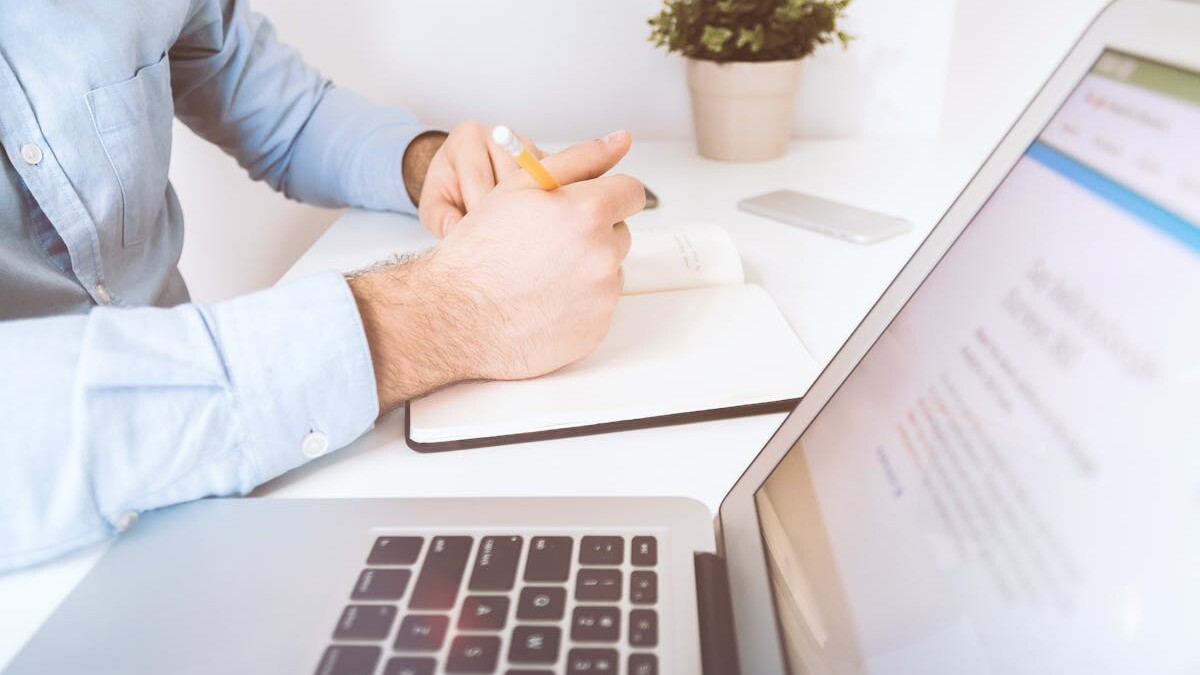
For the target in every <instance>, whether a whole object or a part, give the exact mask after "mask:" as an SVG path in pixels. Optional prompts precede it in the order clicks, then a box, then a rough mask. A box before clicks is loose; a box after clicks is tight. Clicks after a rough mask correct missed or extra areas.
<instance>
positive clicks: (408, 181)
mask: <svg viewBox="0 0 1200 675" xmlns="http://www.w3.org/2000/svg"><path fill="white" fill-rule="evenodd" d="M447 136H448V134H446V133H445V132H443V131H427V132H425V133H423V134H421V135H420V136H417V137H416V138H414V139H413V141H412V143H409V145H408V148H407V149H406V150H405V151H404V160H403V162H402V163H401V173H402V175H403V179H404V189H405V190H406V191H407V192H408V198H409V199H411V200H412V203H413V204H414V205H416V204H418V202H419V201H420V199H421V189H422V188H424V187H425V175H426V174H428V173H429V164H430V163H431V162H433V156H434V155H436V154H437V151H438V149H439V148H441V147H442V143H445V142H446V137H447Z"/></svg>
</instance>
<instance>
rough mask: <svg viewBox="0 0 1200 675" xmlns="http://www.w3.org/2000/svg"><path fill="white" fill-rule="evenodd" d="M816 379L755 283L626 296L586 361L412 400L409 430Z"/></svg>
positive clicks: (751, 395) (776, 391)
mask: <svg viewBox="0 0 1200 675" xmlns="http://www.w3.org/2000/svg"><path fill="white" fill-rule="evenodd" d="M818 372H819V366H818V364H817V363H816V362H815V361H814V360H813V358H812V357H811V356H810V355H809V353H808V351H807V350H806V349H805V348H804V345H803V344H802V343H801V342H800V340H799V338H797V337H796V335H795V333H794V332H793V331H792V329H791V326H789V325H788V323H787V321H786V319H784V317H783V315H782V314H781V313H780V312H779V309H778V307H776V305H775V303H774V301H772V300H771V298H770V296H768V295H767V293H766V291H764V290H763V289H762V288H760V287H758V286H753V285H737V286H718V287H712V288H700V289H692V290H685V291H676V292H671V293H652V294H646V295H635V296H627V297H623V298H621V300H620V302H619V303H618V306H617V310H616V314H615V315H614V317H613V323H612V328H611V329H610V331H609V334H608V336H607V337H606V338H605V340H604V341H603V342H602V343H601V345H600V347H599V348H597V350H596V351H595V352H594V353H593V354H592V355H591V356H589V357H587V358H586V359H584V360H582V361H579V362H577V363H575V364H572V365H570V366H567V367H566V368H563V369H562V370H559V371H556V372H554V373H551V374H549V375H545V376H542V377H540V378H536V379H532V380H521V381H515V382H467V383H461V384H457V385H454V386H451V387H448V388H446V389H442V390H440V391H437V392H434V393H432V394H430V395H428V396H425V397H424V398H420V399H417V400H415V401H413V402H412V403H411V404H410V408H409V415H410V419H409V433H410V437H411V438H412V440H413V441H416V442H419V443H436V442H442V441H450V440H465V439H475V438H490V437H494V436H504V435H510V434H519V433H531V432H538V431H548V430H553V429H562V428H571V427H578V426H585V425H591V424H600V423H604V422H619V421H627V420H634V419H643V418H647V417H657V416H662V415H670V414H677V413H685V412H695V411H702V410H713V409H718V408H728V407H733V406H741V405H749V404H755V403H768V402H772V401H780V400H786V399H791V398H799V397H800V396H802V395H804V393H805V392H806V391H807V390H808V387H809V385H810V384H812V381H813V380H814V379H815V378H816V376H817V374H818Z"/></svg>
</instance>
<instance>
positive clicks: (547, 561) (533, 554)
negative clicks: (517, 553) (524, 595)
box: [525, 537, 572, 583]
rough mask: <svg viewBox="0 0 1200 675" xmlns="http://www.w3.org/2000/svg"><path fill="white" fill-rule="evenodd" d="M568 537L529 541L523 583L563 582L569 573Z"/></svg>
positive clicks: (569, 540) (569, 546) (541, 538)
mask: <svg viewBox="0 0 1200 675" xmlns="http://www.w3.org/2000/svg"><path fill="white" fill-rule="evenodd" d="M571 546H572V543H571V538H570V537H534V538H533V539H531V540H530V541H529V557H528V559H527V560H526V561H525V581H528V582H530V583H542V582H547V581H557V582H560V583H561V582H563V581H566V580H567V577H568V576H569V575H570V573H571Z"/></svg>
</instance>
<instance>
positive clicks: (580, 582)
mask: <svg viewBox="0 0 1200 675" xmlns="http://www.w3.org/2000/svg"><path fill="white" fill-rule="evenodd" d="M575 599H576V600H582V601H584V602H589V601H596V600H611V601H614V602H615V601H617V600H620V599H621V570H589V569H582V570H579V575H578V576H576V577H575Z"/></svg>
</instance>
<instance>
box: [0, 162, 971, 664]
mask: <svg viewBox="0 0 1200 675" xmlns="http://www.w3.org/2000/svg"><path fill="white" fill-rule="evenodd" d="M968 154H969V153H965V152H964V151H962V150H961V149H958V150H956V149H954V148H950V147H944V146H939V145H937V144H935V143H933V142H930V141H918V140H905V141H821V142H806V143H797V144H796V145H795V146H794V147H793V149H792V151H791V152H790V153H789V155H788V156H787V157H785V158H783V159H781V160H778V161H775V162H767V163H762V164H751V165H731V164H723V163H718V162H712V161H707V160H702V159H699V158H697V156H696V155H695V153H694V152H693V150H692V148H691V145H690V144H689V143H686V142H681V143H642V144H638V145H637V146H635V148H634V150H633V151H632V153H631V155H630V156H629V158H627V160H626V161H625V163H624V164H623V165H622V167H621V170H623V171H627V172H630V173H633V174H634V175H637V176H640V177H642V178H643V179H644V180H645V181H646V182H647V183H648V184H649V185H650V186H651V187H652V188H653V189H654V190H655V191H656V192H658V194H659V196H660V197H661V199H662V203H663V205H662V208H661V209H660V210H658V211H656V212H648V213H646V214H643V215H641V216H638V219H640V220H643V221H646V222H651V221H656V222H673V223H678V222H689V221H693V220H707V221H712V222H717V223H720V224H722V225H724V226H725V227H726V228H727V229H728V230H729V232H730V234H731V235H732V236H733V237H734V239H735V240H736V241H737V244H738V248H739V250H740V251H741V252H742V257H743V261H744V263H745V268H746V276H747V280H748V281H750V282H751V283H757V284H759V285H761V286H763V287H764V288H765V289H766V290H767V291H768V292H769V293H771V294H772V296H773V297H774V298H775V300H776V302H777V303H778V304H779V306H780V308H781V309H782V310H783V313H784V315H785V316H786V317H787V319H788V320H789V322H790V323H791V325H792V326H793V328H794V329H796V331H797V334H798V335H799V336H800V338H801V340H803V341H804V343H805V345H806V346H807V347H808V348H809V350H810V351H811V352H812V353H813V355H814V356H815V357H816V358H817V360H818V361H820V362H826V361H828V359H829V358H830V357H831V356H832V355H833V353H834V352H835V351H836V350H837V348H838V346H839V345H840V344H841V342H842V341H843V340H844V339H845V337H846V336H847V335H848V334H849V332H850V331H851V330H852V329H853V327H854V326H855V325H856V324H857V322H858V321H859V320H860V319H861V317H862V316H863V315H864V314H865V312H866V311H867V309H868V308H869V307H870V305H871V304H872V303H873V302H874V300H875V298H876V297H877V296H878V295H879V293H880V292H881V291H882V290H883V288H884V287H885V285H886V284H887V283H888V281H889V280H890V279H891V278H892V277H893V276H894V275H895V273H896V272H897V271H898V269H899V267H900V266H901V265H902V264H903V263H904V261H905V260H906V259H907V258H908V256H909V254H910V253H911V252H912V251H913V250H914V249H915V248H916V246H917V244H918V243H919V242H920V240H921V239H922V238H923V237H924V235H925V234H926V233H927V232H928V230H929V229H930V228H931V227H932V226H933V225H934V224H935V222H936V221H937V220H938V218H939V216H940V215H941V213H942V212H943V211H944V210H945V208H946V207H947V206H948V205H949V203H950V202H951V201H952V199H953V198H954V196H955V195H956V194H957V193H958V191H959V189H960V187H961V186H962V185H963V184H964V183H965V182H966V180H967V178H969V176H970V174H971V173H972V171H973V169H974V166H973V164H972V161H971V158H970V157H969V156H967V155H968ZM780 187H789V188H793V189H797V190H802V191H805V192H811V193H813V194H817V195H821V196H825V197H828V198H832V199H841V200H845V201H848V202H850V203H853V204H856V205H859V206H863V207H867V208H871V209H875V210H879V211H883V212H885V213H893V214H895V215H898V216H902V217H905V218H908V219H909V220H910V221H912V222H913V223H914V224H915V226H916V227H915V229H914V231H913V232H911V233H909V234H906V235H904V236H902V237H899V238H896V239H892V240H889V241H886V242H883V243H880V244H876V245H873V246H858V245H855V244H850V243H847V242H843V241H840V240H836V239H832V238H829V237H823V236H821V235H817V234H813V233H810V232H806V231H803V230H798V229H795V228H791V227H788V226H786V225H782V224H779V223H775V222H772V221H767V220H763V219H760V218H758V217H755V216H752V215H749V214H746V213H742V212H740V211H738V210H737V208H736V206H735V204H736V202H737V200H738V199H740V198H742V197H745V196H748V195H752V194H757V193H760V192H764V191H766V190H769V189H775V188H780ZM430 243H431V238H430V236H429V235H428V234H426V233H425V232H424V231H423V230H422V229H421V228H420V226H419V225H418V224H417V223H416V222H415V221H412V222H410V223H409V224H408V226H407V227H402V228H397V226H396V224H395V222H394V219H393V218H392V217H390V216H379V215H376V214H370V213H355V214H354V217H353V218H352V219H347V221H346V222H344V223H342V224H341V225H339V226H336V227H333V228H331V229H330V230H329V231H328V232H327V233H326V234H325V235H324V236H322V237H321V239H320V240H319V241H318V243H317V244H316V245H315V246H314V247H313V248H312V250H311V251H310V252H309V253H308V254H307V255H306V256H305V257H304V258H303V259H302V260H301V261H300V262H299V263H298V264H297V265H296V266H295V268H293V270H292V271H291V272H289V275H288V276H289V277H299V276H302V275H304V274H310V273H313V272H315V271H318V270H325V269H342V268H346V267H348V266H354V265H358V264H368V263H370V262H371V261H373V260H376V259H379V258H383V257H386V256H388V255H390V254H391V253H395V252H400V251H404V250H412V249H414V248H420V247H423V246H427V245H429V244H430ZM782 419H783V415H782V414H777V415H766V416H759V417H749V418H741V419H735V420H725V421H720V422H707V423H702V424H694V425H687V426H680V427H668V428H658V429H646V430H640V431H633V432H625V433H621V434H608V435H598V436H586V437H580V438H572V439H564V440H560V441H553V442H543V443H533V444H525V445H514V446H503V447H497V448H488V449H482V450H470V451H462V452H448V453H439V454H429V455H422V454H420V453H415V452H412V451H410V450H408V449H407V448H406V447H405V446H404V444H403V440H402V439H403V419H402V416H401V415H398V414H393V415H390V416H388V417H386V418H384V420H382V421H381V423H380V424H379V425H378V426H377V428H376V430H375V431H374V432H372V433H370V434H367V435H366V436H364V437H363V438H362V439H360V440H359V441H357V442H356V443H354V444H353V445H351V446H350V447H348V448H345V449H343V450H341V451H338V452H335V453H330V454H329V455H328V456H325V457H321V458H319V459H317V460H315V461H313V462H312V463H310V464H308V465H307V466H305V467H303V468H301V469H298V470H296V471H294V472H292V473H290V474H288V475H286V476H284V477H282V478H279V479H277V480H275V481H273V482H271V483H269V484H267V485H265V486H263V487H262V488H261V489H260V490H259V491H258V492H257V494H259V495H264V496H267V495H269V496H273V497H352V496H353V497H358V496H375V497H384V496H391V497H398V496H402V497H432V496H484V495H487V496H516V495H529V496H538V495H566V494H572V495H680V496H689V497H694V498H696V499H699V500H701V501H703V502H704V503H706V504H707V505H708V506H709V507H710V508H712V509H714V510H715V509H716V507H717V505H718V504H719V503H720V500H721V498H722V497H723V496H724V495H725V493H726V491H727V490H728V489H729V488H730V486H731V485H732V484H733V483H734V481H735V480H736V479H737V477H738V476H739V475H740V474H741V473H742V471H743V469H744V468H745V467H746V465H747V464H748V463H749V462H750V460H751V459H753V457H754V456H755V455H756V454H757V453H758V451H759V449H760V448H761V447H762V445H763V444H764V443H765V442H766V441H767V439H768V438H769V437H770V435H771V434H772V433H773V432H774V430H775V428H776V427H777V426H778V424H779V422H780V421H781V420H782ZM135 527H136V526H135ZM103 549H104V546H97V547H93V548H91V549H88V550H86V551H84V552H81V553H78V554H76V555H74V556H71V557H68V558H65V559H63V560H59V561H56V562H53V563H50V564H47V565H43V566H40V567H37V568H34V569H31V570H27V571H23V572H19V573H14V574H9V575H6V576H0V607H3V608H5V611H3V612H0V665H3V664H5V663H7V662H8V661H9V660H10V659H11V658H12V656H13V655H14V654H15V653H16V652H17V651H18V650H19V649H20V647H21V645H22V644H24V642H25V641H26V640H28V638H29V637H30V636H31V635H32V634H33V632H34V631H35V630H36V629H37V626H38V625H40V623H41V622H42V621H44V620H45V618H46V617H47V616H49V614H50V613H51V612H52V611H53V610H54V608H55V607H56V606H57V605H58V603H59V602H61V600H62V598H64V597H65V596H66V595H67V593H68V592H69V591H70V589H71V588H72V587H73V586H74V585H75V584H76V583H78V580H79V579H80V578H82V576H83V575H84V574H85V573H86V572H87V570H88V569H89V568H90V567H91V565H92V564H94V562H95V560H96V559H97V558H98V557H99V555H100V553H101V552H102V551H103Z"/></svg>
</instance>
